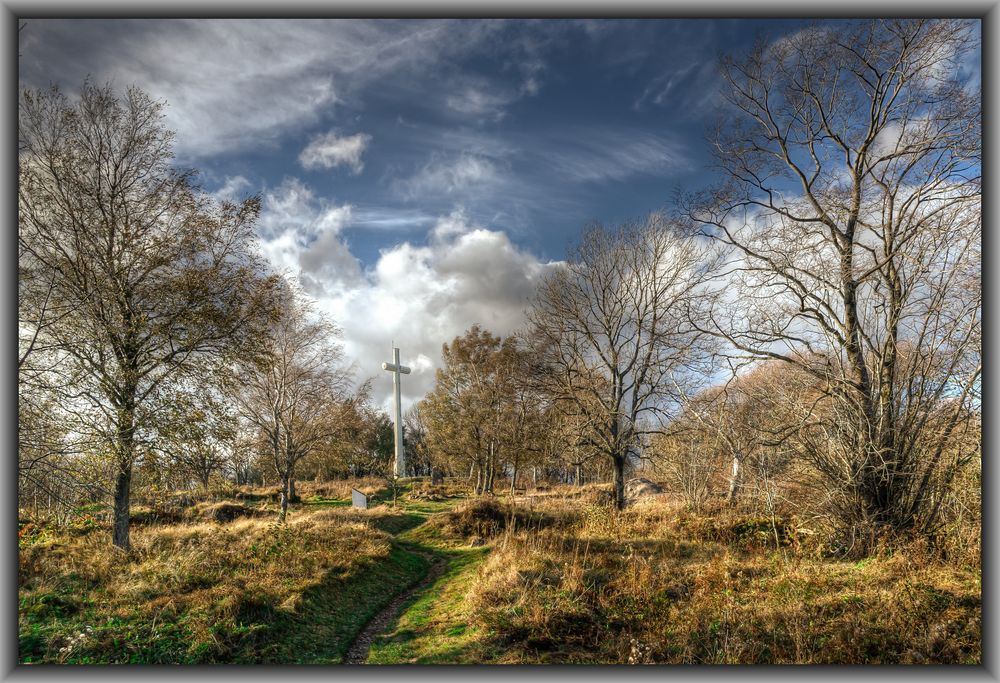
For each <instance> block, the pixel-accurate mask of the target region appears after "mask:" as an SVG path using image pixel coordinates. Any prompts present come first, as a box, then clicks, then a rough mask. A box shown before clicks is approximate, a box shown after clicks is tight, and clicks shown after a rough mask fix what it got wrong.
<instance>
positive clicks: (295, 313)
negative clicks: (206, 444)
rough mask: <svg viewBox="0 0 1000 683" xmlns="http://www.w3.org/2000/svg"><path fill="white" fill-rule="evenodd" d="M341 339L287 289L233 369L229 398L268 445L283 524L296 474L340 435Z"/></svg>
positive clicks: (345, 383)
mask: <svg viewBox="0 0 1000 683" xmlns="http://www.w3.org/2000/svg"><path fill="white" fill-rule="evenodd" d="M338 333H339V332H338V329H337V327H336V326H335V325H334V324H333V322H332V321H330V320H328V319H326V318H324V317H322V316H321V315H318V314H317V313H316V312H315V311H314V310H313V309H312V307H311V306H310V305H309V304H308V303H307V302H306V301H305V300H304V299H303V297H302V295H301V294H300V293H298V292H297V291H295V290H293V289H292V288H291V286H290V285H287V284H286V285H285V286H284V287H283V288H281V290H280V300H279V304H278V313H277V316H276V318H275V319H274V321H273V322H272V324H271V326H270V329H269V330H268V331H267V332H266V334H265V335H264V338H263V341H262V343H261V346H260V348H259V349H258V350H257V353H255V354H253V355H252V356H249V357H248V358H247V359H246V360H245V361H244V362H242V363H240V364H238V366H237V367H236V369H235V373H234V375H235V380H236V386H235V387H234V389H233V398H234V400H235V402H236V403H237V406H238V410H239V412H240V413H241V415H242V416H243V417H244V419H245V420H247V421H248V422H249V423H251V424H252V425H253V426H254V427H255V428H256V429H257V430H259V433H260V435H261V442H262V443H264V444H266V445H265V448H266V450H267V454H268V456H269V459H270V462H271V464H272V465H273V467H274V471H275V473H276V474H277V476H278V481H279V486H280V489H281V509H280V512H279V519H280V521H282V522H284V521H285V518H286V516H287V514H288V504H289V502H290V501H291V499H292V497H293V496H294V486H295V485H294V481H295V474H296V466H297V465H298V463H299V462H300V461H301V460H302V459H303V458H306V457H308V456H309V455H311V454H312V453H314V452H316V451H317V450H319V449H321V448H323V447H324V446H325V445H327V444H328V443H329V441H330V440H331V439H333V438H335V437H336V435H337V433H338V426H339V424H338V420H337V417H338V415H339V414H340V408H341V406H342V405H343V403H344V401H346V400H347V398H348V393H349V391H350V385H351V371H350V369H349V368H348V367H346V366H345V364H344V363H343V352H342V350H341V348H340V346H339V345H338V344H337V342H336V337H337V335H338Z"/></svg>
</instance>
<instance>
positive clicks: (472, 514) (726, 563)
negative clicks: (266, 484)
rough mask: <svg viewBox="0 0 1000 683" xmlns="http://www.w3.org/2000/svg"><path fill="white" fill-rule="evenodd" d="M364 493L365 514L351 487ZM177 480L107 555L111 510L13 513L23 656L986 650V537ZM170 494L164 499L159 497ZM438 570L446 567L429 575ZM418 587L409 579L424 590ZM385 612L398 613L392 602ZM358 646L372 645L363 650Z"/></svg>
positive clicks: (434, 489) (663, 656)
mask: <svg viewBox="0 0 1000 683" xmlns="http://www.w3.org/2000/svg"><path fill="white" fill-rule="evenodd" d="M352 484H353V485H355V486H358V487H359V488H361V489H362V490H365V491H366V492H369V493H371V494H373V501H372V502H373V505H372V507H371V509H368V510H358V509H352V508H351V507H350V497H349V490H350V487H351V485H352ZM299 491H300V495H301V499H300V500H299V502H296V503H293V504H292V506H291V508H290V511H289V515H288V520H287V522H286V523H285V524H279V523H277V521H276V502H275V499H276V493H277V492H276V491H275V490H270V489H263V488H256V489H250V488H235V487H228V488H226V489H220V490H215V491H212V492H210V493H201V494H197V493H192V492H188V493H185V494H183V495H180V496H177V498H179V499H180V500H181V502H180V504H174V506H173V507H171V506H170V505H167V504H164V503H162V502H161V504H160V505H158V506H150V507H146V508H141V507H140V508H139V509H137V511H135V512H134V513H133V516H134V519H135V520H137V521H136V523H135V531H134V535H133V548H132V550H131V551H129V552H127V553H125V552H122V551H119V550H117V549H114V548H112V547H109V545H108V543H107V536H108V534H107V522H106V521H104V519H103V516H102V515H101V511H100V510H99V509H90V510H81V511H80V512H79V514H78V515H77V516H76V517H75V519H73V520H72V521H71V522H70V523H68V524H65V525H61V526H55V525H51V524H44V523H39V522H36V521H30V520H25V519H22V520H21V530H20V534H19V577H18V589H19V653H20V656H19V659H20V661H21V662H22V663H32V664H34V663H68V664H97V663H223V662H225V663H281V664H307V663H308V664H335V663H342V662H344V661H345V657H346V655H347V653H348V651H349V650H350V649H351V646H352V645H353V644H355V641H356V639H358V636H359V634H361V633H362V631H363V630H364V629H365V627H366V624H369V623H370V622H372V620H373V619H374V618H376V617H378V620H377V622H372V623H376V625H377V626H378V629H377V632H376V633H373V634H369V635H372V637H371V638H370V643H369V642H368V639H367V638H366V639H365V640H364V642H363V643H360V644H359V645H358V647H355V651H356V652H360V655H359V656H360V659H356V660H352V661H363V662H367V663H371V664H398V663H424V664H426V663H434V664H457V663H489V664H513V663H532V664H534V663H575V664H585V663H591V664H593V663H600V664H605V663H607V664H654V663H655V664H695V663H707V664H717V663H740V664H751V663H851V664H858V663H866V664H868V663H872V664H874V663H918V664H919V663H957V664H978V663H979V662H980V660H981V656H982V648H981V628H982V627H981V622H982V616H981V614H982V601H981V565H980V563H979V554H978V549H977V548H974V547H967V548H965V550H964V551H963V552H952V553H951V554H943V553H941V552H939V551H934V550H933V549H931V548H929V547H928V546H927V545H926V543H925V542H909V543H902V542H901V543H900V544H896V545H885V546H884V547H882V548H881V549H879V550H878V551H876V552H873V553H871V554H870V555H868V556H867V557H864V558H861V559H856V558H851V559H846V558H844V557H837V556H835V555H834V554H832V553H831V552H830V550H829V548H828V547H826V545H825V543H824V539H823V534H822V532H817V531H815V530H810V529H806V528H805V527H804V526H802V525H801V520H798V519H796V518H795V516H794V515H787V516H774V517H761V516H759V515H754V514H751V513H750V512H749V511H746V510H741V509H739V508H738V507H737V508H733V507H730V506H726V505H724V504H723V503H722V502H721V501H719V502H718V503H715V502H712V503H710V504H709V505H708V506H706V507H705V508H704V509H702V510H701V511H699V512H697V513H695V512H692V511H690V510H688V509H687V508H686V507H685V506H684V505H683V504H681V503H680V501H679V500H677V499H676V498H674V497H673V496H671V495H670V494H668V493H662V494H654V495H648V496H645V497H643V498H641V499H638V500H635V501H633V503H632V504H631V505H629V506H628V507H627V508H626V509H625V510H624V511H621V512H618V511H616V510H615V509H614V508H613V507H612V506H610V505H609V504H608V495H607V490H606V487H605V486H602V485H592V486H586V487H571V486H555V487H539V488H538V489H529V490H527V491H522V492H516V495H507V496H496V497H491V496H487V497H475V496H472V495H471V493H470V491H469V490H468V488H467V487H466V486H464V482H462V483H460V482H457V481H456V482H452V481H450V480H449V481H448V483H446V484H445V485H443V486H440V485H439V486H432V485H430V484H429V483H428V482H427V481H424V480H419V479H412V480H407V481H406V482H405V483H404V484H403V486H402V487H401V488H400V490H399V491H397V496H396V499H395V501H394V500H393V497H392V493H391V491H390V490H389V489H387V488H385V487H383V486H382V485H381V484H380V482H379V481H378V480H365V481H358V482H338V483H335V484H324V485H318V484H308V483H305V484H301V485H300V487H299ZM168 500H169V499H168ZM432 570H434V572H433V574H432V575H431V580H426V579H425V577H427V576H428V573H429V572H431V571H432ZM414 587H416V588H417V589H416V590H413V589H414ZM390 603H392V605H391V608H390V609H389V612H386V609H387V606H390ZM365 648H367V649H368V651H367V653H365V652H364V649H365Z"/></svg>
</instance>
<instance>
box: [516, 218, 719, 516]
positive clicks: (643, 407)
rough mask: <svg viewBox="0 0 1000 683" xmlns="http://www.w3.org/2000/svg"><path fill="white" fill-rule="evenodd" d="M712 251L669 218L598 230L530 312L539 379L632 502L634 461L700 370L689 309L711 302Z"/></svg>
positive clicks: (621, 495)
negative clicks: (707, 288)
mask: <svg viewBox="0 0 1000 683" xmlns="http://www.w3.org/2000/svg"><path fill="white" fill-rule="evenodd" d="M712 263H713V260H712V258H710V254H709V250H708V249H707V248H706V247H705V246H704V244H702V242H701V241H700V240H699V239H698V238H695V237H690V236H685V235H684V234H681V233H680V232H679V231H678V229H677V227H676V225H675V224H673V223H671V222H670V221H669V220H668V219H667V218H666V217H665V216H663V215H661V214H653V215H650V216H649V217H648V218H647V219H646V220H645V221H643V222H640V223H636V224H627V225H624V226H622V227H621V228H619V229H617V230H613V231H612V230H607V229H604V228H602V227H600V226H598V227H596V228H594V229H592V230H590V231H589V232H588V233H587V234H586V235H585V236H584V238H583V241H582V243H581V244H580V246H579V248H578V249H577V250H576V253H575V254H574V255H573V258H572V259H571V260H570V261H569V263H567V264H566V266H565V267H564V268H561V269H559V270H558V271H556V272H554V273H553V274H552V275H550V276H549V277H548V278H546V279H545V281H544V282H543V283H542V284H541V286H540V287H539V290H538V292H537V294H536V296H535V299H534V301H533V303H532V307H531V309H530V310H529V311H528V320H529V332H528V334H529V336H530V338H531V342H532V344H533V347H534V349H535V352H536V353H537V358H538V360H539V363H540V366H541V367H540V371H539V372H538V373H537V375H538V377H539V378H540V379H541V380H542V381H543V382H544V383H545V388H546V391H547V392H548V393H549V395H551V396H552V397H553V398H554V399H555V400H557V401H558V402H560V403H561V404H562V405H563V410H564V411H565V412H567V413H568V414H571V415H573V416H575V417H577V418H579V420H580V424H581V432H580V434H581V438H582V439H584V441H585V442H586V444H587V445H589V446H591V447H593V448H596V449H598V450H600V451H601V452H602V453H604V455H605V456H606V457H607V458H608V459H609V460H610V462H611V464H612V465H613V468H614V494H615V504H616V505H617V507H618V508H619V509H621V508H622V507H624V504H625V492H624V487H625V467H626V464H627V462H628V459H629V456H630V453H633V452H635V451H636V449H637V448H638V446H639V438H640V437H641V436H642V435H643V434H646V433H649V432H651V431H655V430H656V429H657V428H658V424H657V423H658V422H661V421H662V419H663V418H665V417H667V416H669V414H670V413H671V411H672V410H673V409H674V408H675V407H676V402H677V399H678V396H677V394H676V391H677V389H678V387H687V386H689V385H690V382H691V380H692V379H694V378H695V377H698V376H699V375H700V373H699V372H692V371H693V370H694V369H695V366H696V364H697V363H698V362H699V361H701V360H702V358H703V355H702V351H703V348H702V345H701V343H700V340H701V338H702V335H701V334H700V333H699V332H698V331H697V330H695V329H694V328H693V327H692V326H691V325H690V324H689V323H688V322H686V320H687V316H686V313H688V312H689V311H696V310H698V309H700V308H701V307H702V288H703V285H704V283H705V281H706V279H707V278H708V277H709V275H710V273H711V270H712Z"/></svg>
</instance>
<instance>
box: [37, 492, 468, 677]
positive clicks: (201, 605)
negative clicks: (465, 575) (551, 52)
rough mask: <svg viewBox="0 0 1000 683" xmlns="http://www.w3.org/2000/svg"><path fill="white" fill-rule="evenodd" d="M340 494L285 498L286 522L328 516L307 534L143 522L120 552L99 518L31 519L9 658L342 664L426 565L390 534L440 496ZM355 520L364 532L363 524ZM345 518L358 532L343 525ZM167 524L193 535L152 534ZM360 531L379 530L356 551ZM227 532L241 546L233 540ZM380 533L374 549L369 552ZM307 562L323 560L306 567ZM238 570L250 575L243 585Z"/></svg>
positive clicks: (419, 553)
mask: <svg viewBox="0 0 1000 683" xmlns="http://www.w3.org/2000/svg"><path fill="white" fill-rule="evenodd" d="M349 506H350V502H349V501H346V500H342V499H338V498H332V497H313V498H311V499H309V500H305V501H303V502H302V503H301V504H299V505H293V506H292V511H291V519H292V520H293V522H294V521H295V520H300V519H306V520H308V519H324V520H329V521H322V522H319V523H320V524H327V525H328V526H326V527H317V528H316V530H314V531H313V532H310V533H312V536H309V537H308V538H304V537H300V536H297V535H296V533H297V532H296V531H295V530H294V529H295V527H294V525H293V527H291V528H289V529H287V530H284V531H283V530H282V528H281V527H276V528H275V529H274V530H273V531H266V530H265V528H264V527H265V526H266V525H267V524H268V523H269V522H268V521H267V520H261V521H259V522H252V523H251V524H253V525H255V526H252V531H250V532H231V531H227V529H228V527H229V526H230V525H228V524H224V525H218V526H212V525H204V524H202V525H200V526H199V527H186V526H184V525H181V526H169V525H168V526H155V527H151V528H149V529H148V530H146V531H143V532H141V533H142V534H144V536H143V538H142V539H140V538H139V534H140V532H138V531H137V532H136V533H137V536H136V543H137V547H139V548H141V550H139V551H137V553H138V554H136V555H133V556H131V557H130V558H129V559H128V560H127V561H125V562H121V561H115V560H113V559H112V558H111V557H110V555H108V549H107V548H106V546H105V544H104V543H103V540H104V534H106V533H107V531H108V530H107V529H105V528H97V529H92V530H87V533H86V534H85V535H84V536H82V537H77V536H74V535H73V534H72V533H70V532H69V530H67V531H66V532H62V533H59V534H57V535H56V536H53V535H52V534H51V533H50V532H49V531H48V530H47V529H43V528H39V529H35V528H30V529H28V530H27V532H26V533H25V534H23V535H22V538H21V539H20V544H21V548H22V553H25V552H28V551H29V549H30V551H31V554H30V557H29V556H26V557H23V558H22V567H21V577H20V578H21V588H20V590H19V648H18V649H19V661H20V662H22V663H26V664H29V663H70V664H109V663H146V664H154V663H177V664H180V663H214V662H231V663H281V664H285V663H288V664H332V663H338V662H340V661H342V659H343V657H344V654H345V653H346V651H347V649H348V648H349V646H350V644H351V643H352V642H353V640H354V638H355V637H356V636H357V634H358V633H359V632H360V631H361V629H362V628H363V627H364V625H365V624H366V623H367V622H368V621H369V620H370V619H371V618H372V617H373V616H374V615H375V614H377V613H378V612H379V610H381V609H382V608H384V607H385V606H386V605H387V604H388V603H389V602H391V601H392V600H393V599H394V597H395V596H397V595H399V594H400V593H402V592H404V591H406V590H408V589H409V588H410V587H412V586H413V585H414V584H416V583H418V582H419V581H420V580H422V579H423V578H424V576H426V573H427V571H428V568H429V567H430V564H431V559H429V555H428V552H427V551H425V549H424V548H423V546H422V545H421V544H420V543H419V542H414V541H412V540H410V541H406V540H401V541H397V540H396V538H395V537H396V536H399V535H402V536H405V535H406V534H407V533H408V532H411V531H413V530H414V529H416V528H418V527H419V526H420V525H421V524H422V523H423V522H424V521H426V519H427V517H428V515H429V514H430V512H431V511H432V510H433V511H437V510H438V509H441V508H442V507H443V508H447V507H449V505H448V504H447V503H446V504H444V505H443V506H442V505H441V504H426V503H424V502H415V503H412V504H411V503H410V502H409V501H406V500H405V499H403V498H400V499H399V500H398V501H397V506H396V507H395V508H390V507H388V506H386V505H378V506H376V507H375V508H373V509H371V510H368V511H362V510H356V511H353V510H351V509H350V507H349ZM330 508H332V509H330ZM344 508H346V509H344ZM327 509H329V512H326V510H327ZM341 513H342V514H341ZM329 514H334V516H333V517H325V518H324V517H322V515H329ZM301 515H306V517H304V518H303V517H301ZM315 515H320V517H315ZM338 520H339V521H338ZM359 522H361V523H366V524H368V525H370V527H371V528H372V531H371V532H370V533H369V534H365V533H364V532H363V530H361V531H359V530H358V527H357V524H358V523H359ZM243 524H246V523H245V522H244V523H243ZM341 524H346V525H348V526H347V527H343V528H345V529H347V528H350V529H353V531H351V532H350V533H351V534H354V536H347V537H343V536H342V532H340V531H339V529H340V528H341V527H340V526H339V525H341ZM352 524H353V525H354V526H353V527H352V526H350V525H352ZM189 528H190V529H191V530H190V531H188V530H187V529H189ZM198 529H202V531H200V532H199V531H197V530H198ZM321 529H326V531H322V530H321ZM161 530H162V531H161ZM163 534H168V536H166V537H164V536H163ZM170 534H173V535H175V536H176V535H179V538H181V539H183V538H189V539H190V540H188V541H184V540H178V541H170V540H155V539H163V538H167V539H170V538H172V537H173V536H170ZM192 534H194V535H192ZM199 534H200V535H199ZM219 534H222V535H219ZM233 534H235V536H234V535H233ZM275 534H276V535H275ZM330 534H332V535H330ZM383 534H388V537H386V536H384V535H383ZM285 536H288V538H287V539H285ZM355 536H356V538H355ZM366 537H371V538H373V539H378V538H382V539H385V540H382V541H377V540H376V541H375V543H376V546H372V547H366V549H365V550H364V551H362V550H360V549H359V547H358V545H356V544H358V543H359V542H361V539H364V538H366ZM227 538H228V539H230V540H228V541H227V540H226V539H227ZM236 538H239V539H241V540H240V541H238V542H239V543H240V544H242V545H245V546H246V547H245V548H242V545H241V547H239V548H238V547H236V546H233V545H232V543H233V540H234V539H236ZM147 539H153V540H147ZM352 539H353V540H352ZM386 542H388V543H387V545H385V544H386ZM227 543H229V544H230V547H229V548H228V549H227V548H226V544H227ZM303 543H304V544H305V545H303ZM378 543H382V544H384V545H383V547H384V550H382V551H378V552H374V554H370V553H373V550H375V548H376V547H377V544H378ZM178 544H179V545H178ZM192 544H194V545H192ZM324 546H329V548H327V549H324ZM431 552H433V551H431ZM192 553H194V554H192ZM197 553H208V555H198V554H197ZM317 553H321V554H317ZM355 553H361V554H358V555H355ZM102 554H103V555H108V557H105V558H104V559H103V560H102V561H101V562H100V563H98V564H96V565H95V564H94V562H93V561H92V559H90V558H96V557H98V556H99V555H102ZM223 555H224V557H223ZM355 556H356V558H357V561H355V560H354V559H352V558H355ZM199 557H206V558H210V559H209V562H210V563H211V564H212V565H214V566H212V567H211V568H209V567H207V566H206V565H205V563H204V560H199V559H198V558H199ZM182 558H183V559H182ZM324 558H331V559H332V561H333V565H332V566H330V564H329V563H330V562H331V559H324ZM317 563H319V564H322V563H326V564H327V566H330V569H329V570H327V571H325V572H319V573H316V570H315V567H316V566H317ZM75 566H79V567H83V568H84V571H83V573H84V576H80V575H78V574H77V573H76V572H75V571H74V570H73V569H72V567H75ZM293 566H294V569H292V568H291V567H293ZM172 567H173V569H172ZM272 567H273V569H272ZM281 567H285V568H286V569H285V570H284V571H276V570H279V569H280V568H281ZM39 570H41V571H39ZM244 575H247V576H251V577H253V578H252V582H253V584H252V585H251V584H250V583H248V582H247V581H246V580H244V579H243V578H241V577H242V576H244ZM310 576H312V577H313V578H311V579H310V578H309V577H310ZM256 585H264V586H265V587H266V591H264V592H262V591H260V590H259V589H257V588H255V587H254V586H256Z"/></svg>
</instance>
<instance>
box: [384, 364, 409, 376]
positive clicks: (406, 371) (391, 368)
mask: <svg viewBox="0 0 1000 683" xmlns="http://www.w3.org/2000/svg"><path fill="white" fill-rule="evenodd" d="M382 369H383V370H388V371H389V372H401V373H403V374H404V375H408V374H410V368H408V367H406V366H405V365H396V364H395V363H382Z"/></svg>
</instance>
